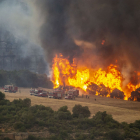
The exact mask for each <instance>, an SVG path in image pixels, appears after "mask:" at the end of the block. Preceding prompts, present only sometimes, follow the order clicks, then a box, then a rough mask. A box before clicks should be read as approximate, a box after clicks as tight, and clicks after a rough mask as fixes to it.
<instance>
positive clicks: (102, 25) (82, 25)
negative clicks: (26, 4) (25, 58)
mask: <svg viewBox="0 0 140 140" xmlns="http://www.w3.org/2000/svg"><path fill="white" fill-rule="evenodd" d="M35 4H36V6H37V11H39V12H40V17H42V19H44V23H43V24H42V27H41V29H40V41H41V44H42V47H43V48H44V50H45V52H46V54H47V59H48V60H49V62H51V61H52V58H53V57H54V54H56V53H62V54H63V55H64V56H65V57H67V56H69V57H79V58H80V59H79V60H81V62H82V63H84V62H87V64H88V65H90V66H93V67H94V66H95V67H96V66H97V65H100V66H102V67H107V66H108V65H110V64H111V63H116V60H117V63H118V65H119V66H120V70H121V71H122V73H123V75H124V78H126V79H127V78H128V77H129V76H128V75H130V73H131V71H134V70H140V66H139V63H140V59H139V56H140V1H139V0H36V3H35ZM79 54H80V55H79Z"/></svg>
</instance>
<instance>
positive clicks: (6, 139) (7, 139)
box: [3, 137, 11, 140]
mask: <svg viewBox="0 0 140 140" xmlns="http://www.w3.org/2000/svg"><path fill="white" fill-rule="evenodd" d="M3 140H11V139H10V138H8V137H6V138H4V139H3Z"/></svg>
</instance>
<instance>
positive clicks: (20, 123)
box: [14, 122, 24, 129]
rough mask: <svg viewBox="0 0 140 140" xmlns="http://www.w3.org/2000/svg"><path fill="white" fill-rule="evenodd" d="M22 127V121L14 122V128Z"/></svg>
mask: <svg viewBox="0 0 140 140" xmlns="http://www.w3.org/2000/svg"><path fill="white" fill-rule="evenodd" d="M22 127H24V124H23V123H22V122H16V123H15V124H14V129H20V128H22Z"/></svg>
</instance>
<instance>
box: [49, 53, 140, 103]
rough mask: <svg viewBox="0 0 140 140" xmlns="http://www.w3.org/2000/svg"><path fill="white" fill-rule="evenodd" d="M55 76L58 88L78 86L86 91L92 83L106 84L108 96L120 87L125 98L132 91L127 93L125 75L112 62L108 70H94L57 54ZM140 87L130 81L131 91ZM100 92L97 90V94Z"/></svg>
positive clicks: (54, 79) (54, 68) (54, 67)
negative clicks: (123, 83) (124, 87)
mask: <svg viewBox="0 0 140 140" xmlns="http://www.w3.org/2000/svg"><path fill="white" fill-rule="evenodd" d="M52 70H53V77H52V81H53V83H54V88H58V87H59V86H73V87H78V88H81V89H83V90H84V91H86V90H87V89H88V86H89V85H90V84H92V83H94V84H96V85H98V86H101V85H104V86H105V87H106V88H108V89H109V90H108V94H107V95H106V97H110V93H111V92H112V91H113V90H114V89H118V90H120V91H123V92H124V95H125V98H124V99H125V100H128V98H129V96H130V93H129V94H128V93H126V91H125V90H124V89H122V82H123V76H122V75H121V73H120V71H119V70H118V69H117V66H115V65H113V64H111V65H110V66H108V68H107V71H104V70H102V69H101V68H100V69H98V70H94V69H91V68H87V67H77V65H76V64H75V61H74V60H73V63H72V64H70V62H69V60H68V59H66V58H63V55H62V54H60V55H59V56H57V55H56V56H55V58H54V59H53V66H52ZM138 74H139V75H140V73H138ZM138 87H140V84H138V85H133V84H132V83H128V85H127V89H128V90H129V91H130V92H131V91H134V90H136V89H137V88H138ZM98 94H99V92H98V91H96V95H98Z"/></svg>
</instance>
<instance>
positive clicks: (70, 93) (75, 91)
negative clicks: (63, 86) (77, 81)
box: [67, 90, 79, 97]
mask: <svg viewBox="0 0 140 140" xmlns="http://www.w3.org/2000/svg"><path fill="white" fill-rule="evenodd" d="M67 94H68V95H72V96H73V97H78V96H79V90H69V91H68V92H67Z"/></svg>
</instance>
